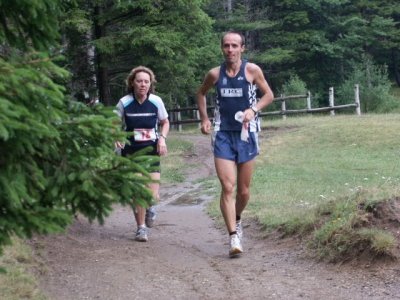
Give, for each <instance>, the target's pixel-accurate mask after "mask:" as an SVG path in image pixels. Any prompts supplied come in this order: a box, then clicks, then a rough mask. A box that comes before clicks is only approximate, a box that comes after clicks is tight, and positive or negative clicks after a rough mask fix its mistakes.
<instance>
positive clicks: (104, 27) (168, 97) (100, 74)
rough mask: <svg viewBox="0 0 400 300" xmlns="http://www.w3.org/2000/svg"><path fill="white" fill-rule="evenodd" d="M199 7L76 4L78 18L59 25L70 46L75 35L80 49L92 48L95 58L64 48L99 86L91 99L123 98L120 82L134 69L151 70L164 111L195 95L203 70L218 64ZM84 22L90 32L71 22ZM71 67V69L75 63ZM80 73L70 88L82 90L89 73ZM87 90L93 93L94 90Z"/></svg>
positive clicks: (144, 0) (145, 0)
mask: <svg viewBox="0 0 400 300" xmlns="http://www.w3.org/2000/svg"><path fill="white" fill-rule="evenodd" d="M204 4H205V1H204V0H192V1H175V0H167V1H156V2H154V1H152V0H138V1H118V2H113V3H110V2H109V1H97V2H95V4H93V2H92V1H86V0H81V1H79V10H80V11H81V13H80V16H81V18H79V19H80V20H79V19H78V18H76V19H75V20H74V22H73V23H69V24H67V23H66V22H64V24H65V25H66V26H65V27H64V32H65V37H66V38H67V40H68V41H70V42H71V43H74V45H75V44H77V43H78V44H80V42H79V41H78V40H77V37H80V39H81V40H82V41H83V42H84V45H86V46H85V47H84V49H89V46H90V45H93V50H94V56H93V58H91V57H90V56H88V55H78V56H76V55H75V53H76V52H75V51H71V49H70V47H67V48H68V49H69V50H68V51H69V52H68V57H71V58H72V59H73V61H74V60H75V61H76V60H79V62H80V65H81V66H84V69H85V70H86V71H91V72H93V75H95V76H96V80H97V82H96V84H97V87H98V88H99V89H98V91H99V94H97V95H94V96H95V97H99V98H100V101H101V102H103V103H104V104H105V105H112V104H115V103H116V102H117V101H118V99H119V98H121V97H122V96H123V95H124V94H125V78H126V77H127V75H128V74H129V72H130V70H131V69H132V68H134V67H136V66H138V65H145V66H147V67H149V68H151V69H152V70H153V71H154V73H155V75H156V78H157V81H158V83H157V92H158V93H159V94H160V96H162V98H163V100H164V101H165V104H166V106H167V107H171V106H172V105H173V104H182V103H184V102H185V101H186V99H187V98H188V95H194V93H195V90H196V89H197V87H198V84H199V81H201V80H202V78H203V76H204V73H205V70H207V69H209V68H211V66H213V65H214V64H215V63H216V62H217V60H216V57H217V55H216V53H218V44H217V43H218V40H217V39H215V36H214V35H213V34H212V32H211V22H212V21H211V18H210V17H209V16H208V15H207V14H206V13H205V12H204V11H203V10H202V7H203V6H204ZM74 9H75V10H76V9H78V8H74ZM82 12H85V13H82ZM84 20H86V21H84ZM88 22H91V25H92V26H91V29H90V30H89V31H81V32H78V31H77V26H76V24H81V23H85V24H88ZM216 42H217V43H216ZM216 47H217V48H216ZM82 54H83V52H82ZM84 60H86V62H84ZM71 67H72V68H74V69H76V68H75V65H71ZM81 70H82V69H81ZM81 73H82V76H79V77H77V78H76V80H75V82H79V81H81V82H85V83H83V84H75V86H76V87H78V88H85V85H87V80H88V79H89V78H92V77H93V75H92V77H91V76H90V75H89V73H90V72H82V71H81ZM104 81H106V83H105V82H104ZM92 91H93V92H94V93H95V92H96V89H92ZM78 92H79V91H78Z"/></svg>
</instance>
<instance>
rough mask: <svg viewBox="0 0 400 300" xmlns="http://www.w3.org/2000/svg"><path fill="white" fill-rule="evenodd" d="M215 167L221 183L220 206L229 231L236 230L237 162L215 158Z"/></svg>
mask: <svg viewBox="0 0 400 300" xmlns="http://www.w3.org/2000/svg"><path fill="white" fill-rule="evenodd" d="M214 160H215V169H216V171H217V175H218V178H219V181H220V183H221V198H220V208H221V212H222V216H223V217H224V220H225V225H226V228H227V229H228V232H234V231H235V230H236V210H235V200H234V194H235V186H236V163H235V162H234V161H230V160H226V159H222V158H217V157H216V158H215V159H214Z"/></svg>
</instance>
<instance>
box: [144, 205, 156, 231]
mask: <svg viewBox="0 0 400 300" xmlns="http://www.w3.org/2000/svg"><path fill="white" fill-rule="evenodd" d="M155 220H156V207H155V205H153V206H152V207H149V208H147V209H146V226H147V227H148V228H151V227H153V226H154V222H155Z"/></svg>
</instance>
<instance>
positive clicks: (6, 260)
mask: <svg viewBox="0 0 400 300" xmlns="http://www.w3.org/2000/svg"><path fill="white" fill-rule="evenodd" d="M0 266H1V267H4V268H5V269H6V272H5V273H0V299H7V300H14V299H15V300H18V299H32V300H45V299H48V298H46V297H45V296H44V295H43V293H42V292H41V291H40V290H39V286H38V279H37V277H36V276H35V275H34V274H33V273H32V271H31V270H32V269H33V268H38V267H40V266H39V263H38V261H37V258H36V257H35V255H34V253H33V250H32V249H31V248H30V247H29V246H28V245H26V244H24V242H23V241H22V240H20V239H17V238H15V239H13V245H11V246H5V247H4V253H3V255H1V256H0Z"/></svg>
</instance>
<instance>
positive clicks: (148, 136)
mask: <svg viewBox="0 0 400 300" xmlns="http://www.w3.org/2000/svg"><path fill="white" fill-rule="evenodd" d="M133 133H134V136H135V142H147V141H154V140H155V139H156V138H157V137H156V131H155V129H154V128H153V129H134V130H133Z"/></svg>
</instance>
